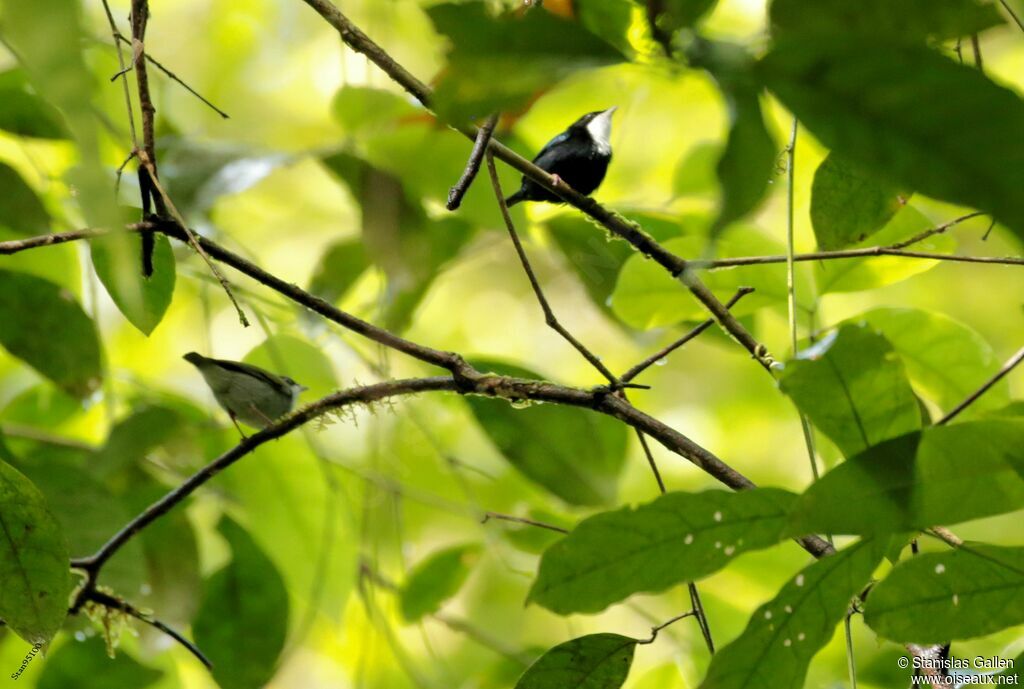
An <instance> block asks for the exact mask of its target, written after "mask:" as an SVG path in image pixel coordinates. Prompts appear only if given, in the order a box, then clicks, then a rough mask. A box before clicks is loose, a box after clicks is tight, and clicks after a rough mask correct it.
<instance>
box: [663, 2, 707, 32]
mask: <svg viewBox="0 0 1024 689" xmlns="http://www.w3.org/2000/svg"><path fill="white" fill-rule="evenodd" d="M717 1H718V0H661V2H660V3H658V5H657V6H658V7H659V9H660V12H659V13H658V16H657V19H656V20H655V21H656V22H657V24H658V28H660V29H661V30H663V31H665V32H666V33H669V34H672V33H675V32H676V31H678V30H679V29H683V28H688V27H692V26H693V25H694V24H696V23H697V21H698V20H700V18H701V17H703V16H704V15H705V14H707V13H708V12H709V11H710V10H711V8H712V7H714V6H715V3H716V2H717Z"/></svg>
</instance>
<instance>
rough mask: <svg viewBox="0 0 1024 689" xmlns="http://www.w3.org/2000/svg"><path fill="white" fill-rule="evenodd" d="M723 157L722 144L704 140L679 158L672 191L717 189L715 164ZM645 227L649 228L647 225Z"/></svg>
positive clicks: (689, 191)
mask: <svg viewBox="0 0 1024 689" xmlns="http://www.w3.org/2000/svg"><path fill="white" fill-rule="evenodd" d="M721 157H722V145H721V144H719V143H718V142H715V141H702V142H700V143H698V144H696V145H695V146H694V147H693V148H691V149H690V150H689V151H687V152H686V154H684V155H683V157H682V158H680V159H679V164H678V165H676V170H675V173H674V174H673V176H672V191H674V192H675V194H676V195H677V196H687V195H690V194H694V195H696V194H707V193H710V192H713V191H715V189H716V182H715V164H716V162H717V161H718V160H719V159H721ZM644 229H647V228H646V226H645V227H644Z"/></svg>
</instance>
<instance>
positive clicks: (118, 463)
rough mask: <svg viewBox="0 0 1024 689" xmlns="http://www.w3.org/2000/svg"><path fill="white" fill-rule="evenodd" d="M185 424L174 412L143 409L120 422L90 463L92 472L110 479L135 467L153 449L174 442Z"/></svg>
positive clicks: (162, 408) (171, 410)
mask: <svg viewBox="0 0 1024 689" xmlns="http://www.w3.org/2000/svg"><path fill="white" fill-rule="evenodd" d="M184 422H185V420H184V419H183V418H182V416H181V415H180V414H179V413H178V412H176V411H175V410H173V409H169V408H167V407H162V406H144V407H140V408H138V409H136V410H134V411H133V412H132V413H131V415H129V416H127V417H125V418H123V419H119V420H118V421H117V423H116V424H115V425H114V427H113V428H112V429H111V430H110V435H109V436H107V441H106V442H105V443H104V444H103V447H102V448H100V449H99V450H98V451H97V453H96V457H95V459H94V460H93V463H92V469H93V471H94V472H95V473H96V474H98V475H100V476H109V475H110V474H114V473H117V472H118V471H121V470H122V469H125V468H126V467H138V466H139V465H141V464H142V462H143V460H145V458H146V455H147V454H148V453H149V452H150V451H151V450H153V449H154V448H157V447H160V446H161V445H163V444H165V443H168V442H170V441H173V440H174V439H175V438H177V437H178V435H179V434H180V433H181V432H182V430H183V428H182V427H183V426H184Z"/></svg>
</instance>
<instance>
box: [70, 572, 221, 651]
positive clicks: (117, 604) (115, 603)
mask: <svg viewBox="0 0 1024 689" xmlns="http://www.w3.org/2000/svg"><path fill="white" fill-rule="evenodd" d="M86 598H87V599H88V600H90V601H92V602H93V603H98V604H99V605H102V606H104V607H106V608H112V609H114V610H121V611H123V612H126V613H128V614H129V615H131V616H132V617H134V618H135V619H137V620H139V621H141V622H145V623H146V624H148V625H150V626H151V627H154V628H155V629H159V630H160V631H161V632H163V633H164V634H166V635H167V636H169V637H171V638H172V639H174V640H175V641H177V642H178V643H179V644H181V645H182V646H184V647H185V648H186V649H188V652H189V653H191V654H192V655H193V656H195V657H196V659H197V660H198V661H199V662H200V663H202V664H203V665H205V666H206V669H207V670H212V669H213V663H211V662H210V660H209V658H207V657H206V656H205V655H203V652H202V651H200V650H199V648H198V647H197V646H196V645H195V644H194V643H192V642H191V641H189V640H188V639H186V638H185V637H184V636H182V635H181V634H179V633H178V632H176V631H175V630H173V629H171V628H170V627H168V626H167V625H166V624H164V623H163V622H161V621H160V620H158V619H156V618H154V617H152V616H150V615H147V614H146V613H144V612H142V611H141V610H139V609H138V608H136V607H135V606H133V605H132V604H131V603H129V602H128V601H126V600H122V599H121V598H117V597H115V596H111V595H109V594H107V593H104V592H103V591H99V590H96V589H90V590H89V592H88V593H87V594H86Z"/></svg>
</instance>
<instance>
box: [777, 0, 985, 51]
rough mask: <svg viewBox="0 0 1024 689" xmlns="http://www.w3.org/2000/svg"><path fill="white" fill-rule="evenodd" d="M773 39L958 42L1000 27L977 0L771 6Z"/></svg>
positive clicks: (835, 0)
mask: <svg viewBox="0 0 1024 689" xmlns="http://www.w3.org/2000/svg"><path fill="white" fill-rule="evenodd" d="M771 22H772V24H773V26H774V27H775V31H776V32H777V33H780V34H781V33H787V32H834V31H839V32H849V33H861V34H868V35H883V34H884V35H886V36H889V37H892V38H898V39H900V40H904V41H908V42H911V41H923V40H924V39H925V38H928V37H931V38H934V39H936V40H946V39H950V38H960V37H961V36H968V35H970V34H972V33H977V32H979V31H983V30H984V29H987V28H989V27H993V26H998V25H1000V24H1002V23H1003V18H1002V16H1000V14H999V9H998V8H997V7H996V6H995V5H994V4H992V3H989V2H984V1H982V0H900V2H898V3H894V2H890V1H889V0H860V2H856V3H850V2H847V1H846V0H817V1H816V2H815V4H814V7H813V9H810V10H808V6H807V3H805V2H801V0H773V2H772V4H771Z"/></svg>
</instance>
